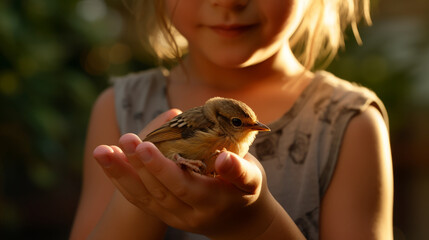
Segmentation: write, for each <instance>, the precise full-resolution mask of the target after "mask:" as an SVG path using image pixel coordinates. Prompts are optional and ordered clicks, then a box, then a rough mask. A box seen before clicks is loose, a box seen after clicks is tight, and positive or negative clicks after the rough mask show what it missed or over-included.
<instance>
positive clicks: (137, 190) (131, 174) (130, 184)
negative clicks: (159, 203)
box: [93, 145, 150, 204]
mask: <svg viewBox="0 0 429 240" xmlns="http://www.w3.org/2000/svg"><path fill="white" fill-rule="evenodd" d="M93 156H94V158H95V159H96V160H97V162H98V163H99V164H100V166H101V167H102V168H103V170H104V172H105V173H106V175H107V176H108V177H109V178H110V180H111V181H112V182H113V184H114V185H115V186H116V187H117V188H118V189H119V190H120V191H121V193H122V194H123V195H124V196H125V197H126V198H127V199H128V200H129V201H130V202H132V203H137V202H143V203H144V204H147V203H148V202H149V201H150V195H149V193H148V191H147V190H146V188H145V186H144V185H143V183H142V181H141V180H140V178H139V176H138V174H137V173H136V172H135V170H134V168H133V167H132V166H131V165H130V164H129V163H127V162H126V161H124V158H125V155H124V154H123V152H122V151H121V150H120V149H119V148H117V147H110V146H106V145H101V146H98V147H97V148H95V150H94V153H93Z"/></svg>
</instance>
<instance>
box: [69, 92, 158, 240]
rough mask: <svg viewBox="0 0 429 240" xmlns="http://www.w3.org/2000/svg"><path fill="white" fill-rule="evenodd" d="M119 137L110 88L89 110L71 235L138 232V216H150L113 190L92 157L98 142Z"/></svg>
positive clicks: (123, 234) (77, 236) (105, 142)
mask: <svg viewBox="0 0 429 240" xmlns="http://www.w3.org/2000/svg"><path fill="white" fill-rule="evenodd" d="M119 137H120V132H119V129H118V124H117V121H116V112H115V105H114V91H113V89H112V88H110V89H107V90H106V91H104V92H103V93H102V94H101V95H100V97H99V98H98V100H97V101H96V103H95V105H94V108H93V110H92V114H91V119H90V123H89V127H88V134H87V139H86V145H85V152H84V162H83V169H84V170H83V185H82V193H81V197H80V202H79V206H78V210H77V213H76V217H75V220H74V224H73V228H72V232H71V235H70V239H86V238H87V237H88V235H89V234H90V233H91V232H92V231H93V230H94V229H95V231H94V232H96V233H98V234H99V236H102V235H104V236H109V238H104V239H113V238H114V237H115V236H118V235H119V236H121V237H125V236H126V234H133V235H134V234H135V235H138V234H140V233H139V231H140V232H141V231H142V229H144V228H142V226H137V227H136V225H138V224H142V222H140V220H141V221H144V220H148V221H150V220H151V219H152V218H151V217H149V216H147V215H145V214H144V213H143V212H142V211H140V210H137V209H136V208H134V206H133V205H132V204H130V203H129V202H128V201H124V200H123V198H122V196H120V194H114V192H115V187H114V186H113V184H112V182H111V181H110V180H109V178H108V177H107V176H106V175H105V173H104V172H103V170H102V168H101V167H100V166H99V165H98V164H97V162H96V161H95V160H94V158H93V151H94V149H95V148H96V147H97V146H98V145H101V144H106V145H116V144H117V143H118V139H119ZM97 224H98V226H97ZM96 226H97V228H96ZM151 230H154V229H151ZM146 231H147V229H146ZM116 234H118V235H116ZM93 237H97V234H95V233H94V234H93ZM123 239H126V238H123Z"/></svg>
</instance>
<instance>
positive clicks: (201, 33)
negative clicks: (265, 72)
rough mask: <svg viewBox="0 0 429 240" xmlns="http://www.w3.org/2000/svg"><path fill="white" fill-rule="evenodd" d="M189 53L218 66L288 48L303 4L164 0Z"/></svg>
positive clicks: (250, 62)
mask: <svg viewBox="0 0 429 240" xmlns="http://www.w3.org/2000/svg"><path fill="white" fill-rule="evenodd" d="M165 1H166V10H167V12H168V14H169V16H170V18H171V21H172V23H173V25H174V26H175V27H176V28H177V30H178V31H179V32H180V33H181V34H182V35H183V36H184V37H185V38H186V39H187V40H188V44H189V53H190V55H192V56H194V57H203V58H205V59H206V60H208V61H210V62H212V63H214V64H217V65H219V66H222V67H228V68H231V67H232V68H236V67H246V66H250V65H253V64H257V63H260V62H262V61H264V60H266V59H268V58H270V57H272V56H274V55H275V54H276V53H278V52H279V51H280V50H281V48H282V47H284V46H286V47H289V45H288V39H289V37H290V36H291V34H292V33H293V32H294V31H295V29H296V28H297V26H298V24H299V23H300V21H301V18H302V15H303V13H304V10H305V6H306V2H307V1H303V0H165Z"/></svg>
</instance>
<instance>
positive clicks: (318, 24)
mask: <svg viewBox="0 0 429 240" xmlns="http://www.w3.org/2000/svg"><path fill="white" fill-rule="evenodd" d="M369 1H370V0H309V1H308V4H309V5H308V7H307V10H306V12H305V14H304V17H303V19H302V21H301V23H300V25H299V26H298V28H297V29H296V31H295V32H294V34H293V35H292V36H291V38H290V39H289V43H290V46H291V47H292V49H293V50H294V54H295V56H296V58H297V59H298V60H299V61H300V62H301V63H302V64H303V65H304V66H305V67H306V68H307V69H312V68H313V67H314V65H315V63H316V61H317V60H321V62H324V63H329V62H330V61H331V60H332V59H333V58H334V57H335V55H336V54H337V52H338V49H339V48H340V47H342V46H344V31H345V29H346V28H347V27H348V26H351V28H352V30H353V33H354V35H355V38H356V40H357V42H358V43H359V44H360V43H361V39H360V36H359V32H358V29H357V24H358V23H359V22H360V21H361V20H362V19H364V20H365V21H366V23H367V24H371V19H370V14H369V12H370V3H369ZM136 4H137V5H136V6H135V7H136V8H135V9H136V11H137V12H136V17H137V24H138V28H139V29H138V32H139V35H140V39H141V41H142V44H143V47H144V48H145V49H146V50H147V51H148V52H150V53H151V54H153V55H154V56H155V57H157V58H158V59H159V60H161V61H164V60H173V61H177V60H179V59H180V58H181V57H182V56H183V54H184V53H186V51H187V42H186V40H185V39H184V37H183V36H182V35H181V34H180V33H179V32H178V31H177V30H176V29H175V28H174V26H172V24H171V23H170V21H169V19H168V16H167V15H166V13H165V11H164V9H165V6H164V1H162V0H139V1H137V3H136Z"/></svg>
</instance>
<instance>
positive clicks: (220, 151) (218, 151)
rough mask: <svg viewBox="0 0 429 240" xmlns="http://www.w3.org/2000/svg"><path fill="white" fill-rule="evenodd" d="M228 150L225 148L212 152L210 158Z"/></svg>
mask: <svg viewBox="0 0 429 240" xmlns="http://www.w3.org/2000/svg"><path fill="white" fill-rule="evenodd" d="M227 151H228V150H227V149H226V148H223V149H222V150H219V149H218V150H216V151H215V152H214V153H212V155H211V156H210V158H212V157H216V158H217V156H219V154H221V153H223V152H227Z"/></svg>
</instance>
